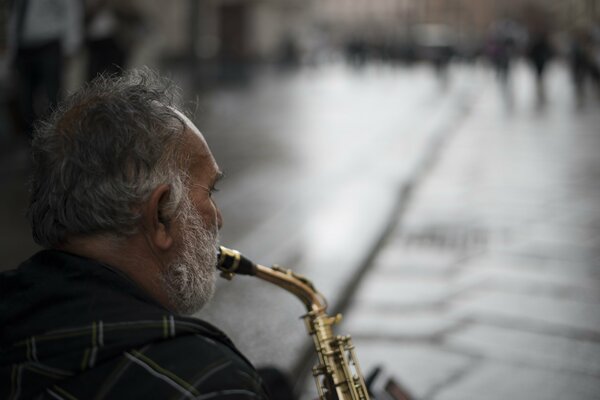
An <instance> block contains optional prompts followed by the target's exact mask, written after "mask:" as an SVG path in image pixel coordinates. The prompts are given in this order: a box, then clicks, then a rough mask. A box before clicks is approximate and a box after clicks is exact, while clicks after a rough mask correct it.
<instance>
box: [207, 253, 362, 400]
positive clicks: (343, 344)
mask: <svg viewBox="0 0 600 400" xmlns="http://www.w3.org/2000/svg"><path fill="white" fill-rule="evenodd" d="M217 268H218V269H219V270H220V271H221V276H222V277H224V278H226V279H232V278H233V276H235V275H236V274H241V275H252V276H255V277H257V278H259V279H262V280H265V281H267V282H270V283H272V284H274V285H277V286H279V287H281V288H282V289H284V290H286V291H288V292H290V293H292V294H293V295H295V296H296V297H297V298H298V299H299V300H300V301H302V303H304V305H305V307H306V309H307V313H306V314H305V315H304V316H303V318H304V322H305V325H306V330H307V332H308V334H309V335H310V336H311V337H312V339H313V342H314V346H315V350H316V352H317V358H318V363H317V365H316V366H314V367H313V376H314V379H315V384H316V386H317V392H318V394H319V399H322V400H326V399H336V398H337V399H339V400H368V399H369V393H368V390H367V386H366V384H365V380H364V377H363V375H362V372H361V370H360V367H359V364H358V360H357V358H356V352H355V349H354V345H353V344H352V339H351V338H350V336H342V335H336V334H335V333H334V330H333V327H334V325H336V324H337V323H339V322H340V320H341V318H342V317H341V315H340V314H338V315H336V316H329V315H328V314H327V312H326V311H327V301H326V300H325V298H324V297H323V295H321V293H319V292H318V291H317V290H316V289H315V288H314V286H313V285H312V283H311V282H310V281H309V280H308V279H306V278H304V277H302V276H300V275H297V274H295V273H293V272H292V271H290V270H286V269H283V268H279V267H276V266H273V267H265V266H263V265H259V264H255V263H253V262H252V261H250V260H248V259H247V258H245V257H244V256H242V255H241V254H240V253H239V252H237V251H235V250H231V249H228V248H226V247H223V246H221V248H220V253H219V262H218V265H217ZM334 393H335V395H334ZM336 396H337V397H336Z"/></svg>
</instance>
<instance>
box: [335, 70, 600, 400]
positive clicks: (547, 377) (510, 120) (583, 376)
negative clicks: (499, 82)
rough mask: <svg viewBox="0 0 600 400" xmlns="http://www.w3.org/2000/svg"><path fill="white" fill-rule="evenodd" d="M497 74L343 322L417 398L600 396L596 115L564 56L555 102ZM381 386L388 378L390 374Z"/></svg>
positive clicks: (371, 360)
mask: <svg viewBox="0 0 600 400" xmlns="http://www.w3.org/2000/svg"><path fill="white" fill-rule="evenodd" d="M515 72H516V73H515V76H514V80H513V82H512V83H513V85H512V93H511V94H510V96H511V98H510V99H509V100H510V102H509V103H507V99H506V96H504V97H503V96H501V95H500V91H499V90H498V87H496V86H494V85H493V84H492V80H490V81H489V82H488V83H489V84H487V85H485V86H482V88H481V90H480V92H479V94H478V97H477V98H476V101H475V104H474V106H473V108H472V109H471V111H470V113H469V115H468V116H467V118H466V119H465V120H464V121H463V123H462V124H461V125H460V126H458V128H457V129H456V131H455V132H452V133H451V134H450V135H451V136H450V137H449V138H448V140H447V141H446V146H445V147H444V148H443V150H442V151H441V152H440V155H439V158H438V159H437V160H436V161H435V162H434V164H433V166H432V168H431V169H430V170H429V172H428V173H427V174H425V176H424V178H423V179H422V181H421V183H420V184H419V185H418V186H417V187H415V188H414V193H413V196H412V197H411V199H410V202H409V203H408V206H407V208H406V210H404V212H403V213H401V214H400V215H398V216H397V218H398V223H397V225H396V227H395V229H394V230H393V232H392V233H391V234H390V235H389V236H388V238H387V240H386V241H385V243H384V245H383V247H382V249H381V251H380V252H379V253H378V255H377V257H376V258H375V261H374V263H373V265H372V267H371V270H370V271H369V273H368V275H367V278H366V279H365V280H364V281H363V282H362V283H361V285H360V287H359V290H358V293H357V295H356V296H355V297H354V299H353V302H352V306H351V308H350V309H349V310H348V311H347V312H346V320H345V324H344V325H343V326H342V328H341V329H340V330H341V331H344V332H351V333H352V335H353V337H354V340H355V344H356V346H357V349H358V355H359V359H360V360H361V364H362V366H363V370H365V371H369V370H371V369H372V368H373V367H374V366H376V365H381V366H383V367H384V371H385V372H386V373H387V375H388V376H390V375H391V376H392V377H394V378H395V379H396V380H397V381H399V382H401V384H402V385H403V386H404V387H405V388H407V389H408V390H409V391H410V392H411V393H412V394H413V396H414V397H415V398H417V399H428V400H458V399H463V400H464V399H478V400H500V399H527V400H538V399H539V400H554V399H556V400H558V399H570V400H579V399H581V400H584V399H585V400H590V399H599V398H600V313H599V312H598V306H599V303H600V240H599V236H600V211H599V209H598V204H600V183H599V182H600V180H599V179H598V177H599V176H600V175H599V174H600V158H598V149H600V130H599V128H598V127H599V126H600V115H599V114H598V113H597V111H598V102H597V99H595V98H594V99H591V98H589V99H588V102H587V103H585V104H584V105H583V106H582V107H579V108H578V107H577V106H576V102H575V99H574V98H573V96H572V94H571V92H572V91H571V87H570V86H569V83H570V82H569V81H568V75H567V73H566V71H565V70H564V69H562V68H560V67H555V68H554V69H552V70H551V71H550V74H549V76H548V77H547V78H548V79H547V84H548V87H547V101H546V102H545V103H541V104H540V103H537V104H536V97H535V92H534V90H533V89H534V86H533V83H534V82H533V81H532V78H531V77H530V75H529V74H528V71H525V70H524V69H523V67H521V68H519V69H517V70H516V71H515ZM381 381H382V382H381V383H383V381H384V379H383V378H382V379H381Z"/></svg>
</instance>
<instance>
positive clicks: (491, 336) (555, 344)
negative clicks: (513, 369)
mask: <svg viewBox="0 0 600 400" xmlns="http://www.w3.org/2000/svg"><path fill="white" fill-rule="evenodd" d="M474 322H475V323H472V324H470V325H467V326H463V327H462V329H459V330H456V331H453V332H450V333H449V334H448V335H447V336H446V338H445V340H444V344H445V345H447V346H450V347H451V348H453V349H455V350H457V351H461V352H465V353H466V354H471V355H477V356H480V357H482V358H485V359H497V360H502V361H506V362H512V363H516V364H527V365H531V366H535V367H537V368H546V369H552V370H556V371H564V372H570V373H579V374H585V375H590V376H595V377H599V378H600V343H599V342H596V341H589V340H579V339H574V338H569V337H560V336H553V335H549V334H547V333H535V332H527V331H524V330H522V329H519V327H518V325H517V324H515V329H510V328H505V327H501V326H490V325H483V324H478V323H477V321H476V320H475V321H474Z"/></svg>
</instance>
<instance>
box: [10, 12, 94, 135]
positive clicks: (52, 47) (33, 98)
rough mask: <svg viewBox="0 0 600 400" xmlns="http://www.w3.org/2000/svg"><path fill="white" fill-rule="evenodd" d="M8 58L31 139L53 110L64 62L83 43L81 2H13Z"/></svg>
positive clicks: (21, 115)
mask: <svg viewBox="0 0 600 400" xmlns="http://www.w3.org/2000/svg"><path fill="white" fill-rule="evenodd" d="M10 14H11V15H10V22H9V33H8V36H9V58H10V59H11V64H12V65H11V66H12V73H13V74H14V77H15V84H16V88H15V93H16V94H15V95H16V97H17V102H18V106H19V119H20V120H21V121H20V125H21V126H22V127H23V130H24V131H25V133H26V134H27V135H28V136H29V137H31V135H32V124H33V122H34V120H35V119H36V118H38V117H40V116H42V115H44V114H46V113H47V111H48V110H49V109H50V108H52V107H53V106H54V105H55V104H56V102H57V100H58V98H59V93H60V89H61V83H62V80H61V77H62V74H63V66H64V65H65V61H66V60H65V58H66V57H69V56H71V55H73V54H74V52H75V51H76V50H77V48H78V47H79V45H80V43H81V37H82V34H81V32H82V22H83V13H82V7H81V3H80V1H79V0H13V1H12V4H11V9H10Z"/></svg>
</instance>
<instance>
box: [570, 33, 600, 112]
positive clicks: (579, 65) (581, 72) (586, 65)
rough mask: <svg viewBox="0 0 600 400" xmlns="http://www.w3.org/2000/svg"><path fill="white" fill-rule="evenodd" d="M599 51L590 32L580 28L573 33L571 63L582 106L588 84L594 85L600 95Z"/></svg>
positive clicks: (578, 99) (577, 93)
mask: <svg viewBox="0 0 600 400" xmlns="http://www.w3.org/2000/svg"><path fill="white" fill-rule="evenodd" d="M598 51H599V49H598V48H597V44H596V43H595V42H594V38H593V36H592V34H591V32H590V31H589V30H587V29H583V28H580V29H577V30H576V31H575V32H574V33H573V35H572V37H571V46H570V49H569V61H570V67H571V77H572V79H573V85H574V87H575V93H576V95H577V101H578V102H579V103H580V104H581V103H582V102H583V100H584V97H585V88H586V85H587V84H588V82H592V83H594V84H595V86H596V87H597V89H598V91H599V92H598V93H599V94H600V59H596V57H597V56H596V53H597V52H598Z"/></svg>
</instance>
